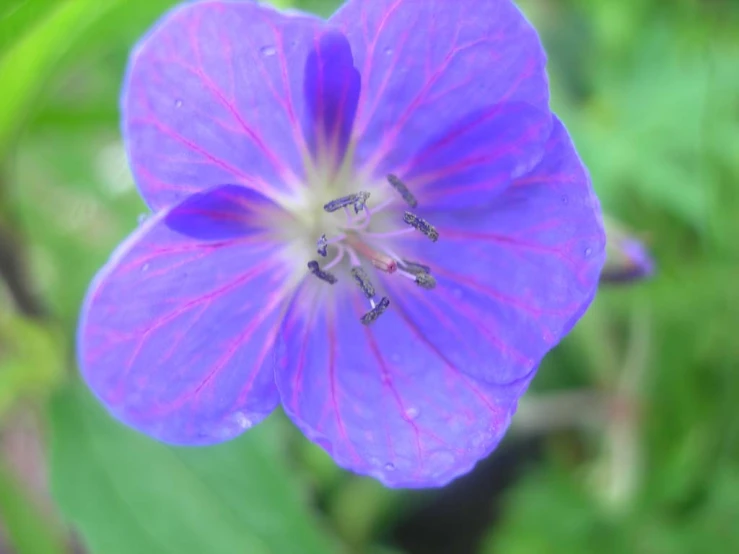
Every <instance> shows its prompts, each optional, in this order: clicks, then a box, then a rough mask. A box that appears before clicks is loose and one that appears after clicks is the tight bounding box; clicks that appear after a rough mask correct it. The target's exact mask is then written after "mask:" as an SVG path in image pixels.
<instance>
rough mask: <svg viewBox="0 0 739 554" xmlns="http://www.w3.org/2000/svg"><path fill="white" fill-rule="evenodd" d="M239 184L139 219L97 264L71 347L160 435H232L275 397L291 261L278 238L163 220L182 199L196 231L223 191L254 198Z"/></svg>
mask: <svg viewBox="0 0 739 554" xmlns="http://www.w3.org/2000/svg"><path fill="white" fill-rule="evenodd" d="M237 189H239V187H225V189H224V188H218V189H214V190H213V191H211V193H210V194H206V193H203V194H200V195H198V196H196V197H193V198H190V199H188V200H186V201H185V203H184V204H183V205H180V206H175V207H174V208H173V209H171V210H162V211H161V212H159V213H158V214H157V215H155V216H153V217H152V218H151V219H150V220H148V221H146V222H145V223H144V224H143V225H142V226H141V227H140V228H139V229H137V230H136V231H135V232H134V233H133V235H131V236H130V237H129V238H128V240H126V241H125V242H124V243H123V244H122V245H121V246H119V248H118V249H117V250H116V251H115V253H114V254H113V256H112V257H111V259H110V261H109V262H108V263H107V265H106V266H105V267H103V269H102V270H101V271H100V273H99V274H98V275H97V277H96V278H95V280H94V281H93V283H92V285H91V287H90V290H89V291H88V295H87V298H86V300H85V304H84V307H83V311H82V319H81V323H80V327H79V331H78V357H79V362H80V365H81V368H82V374H83V376H84V378H85V380H86V381H87V383H88V385H89V386H90V388H91V389H92V390H93V391H94V393H95V394H96V395H97V396H98V398H100V400H101V401H102V402H103V403H104V404H105V405H106V406H107V407H108V409H109V410H110V411H111V412H112V413H113V414H114V415H115V416H116V417H118V418H119V419H120V420H121V421H123V422H124V423H126V424H128V425H130V426H132V427H134V428H136V429H138V430H140V431H143V432H144V433H147V434H148V435H151V436H152V437H155V438H157V439H159V440H162V441H165V442H169V443H174V444H185V445H198V444H210V443H216V442H221V441H224V440H228V439H230V438H232V437H234V436H236V435H238V434H240V433H241V432H243V431H244V430H245V429H247V428H248V427H250V426H251V425H253V424H255V423H257V422H258V421H260V420H261V419H263V418H264V417H266V416H267V415H268V414H269V413H270V412H271V411H272V410H273V408H274V407H275V406H276V404H277V401H278V395H277V391H276V389H275V386H274V378H273V366H272V350H273V342H274V338H275V336H276V334H277V329H278V324H279V321H280V316H281V313H280V312H281V310H282V307H281V306H282V305H283V299H284V297H285V288H284V283H285V279H286V272H287V269H286V268H285V266H284V263H283V261H282V260H281V259H280V258H279V255H280V253H279V248H278V246H279V245H278V244H275V243H274V241H271V240H269V239H268V237H269V235H267V234H265V231H264V230H255V229H254V228H251V229H248V230H247V232H246V233H245V234H242V235H241V236H239V237H233V236H231V237H229V238H222V239H219V240H210V239H209V240H196V239H193V238H192V237H191V236H189V235H188V234H183V233H180V232H178V231H177V230H174V229H172V228H171V227H170V226H169V225H168V219H170V218H171V217H172V215H173V214H177V213H178V211H180V210H182V209H183V206H186V207H187V209H188V210H189V211H194V212H195V213H196V214H197V215H196V220H197V222H196V224H195V226H194V228H196V229H198V230H200V231H202V230H203V229H204V227H205V225H206V223H205V220H206V219H207V218H208V217H209V214H214V215H215V217H214V222H215V225H216V227H218V226H219V225H220V222H219V219H218V214H219V213H220V212H218V211H212V207H213V206H214V205H219V208H221V209H222V210H223V209H224V208H225V203H226V202H225V199H226V198H230V199H231V200H232V202H233V203H234V204H240V205H244V204H246V203H251V205H258V204H257V203H256V201H255V198H254V195H255V193H254V192H253V191H249V190H248V189H245V188H243V187H242V188H241V190H242V191H243V194H241V195H240V194H239V190H237ZM225 192H228V194H225ZM214 198H216V199H217V201H216V200H214ZM263 202H265V203H266V202H268V201H267V200H263ZM198 203H200V205H201V207H202V209H201V210H195V209H194V208H195V207H196V204H198ZM275 209H276V208H275ZM235 211H236V206H235V205H234V206H231V209H230V210H228V212H229V213H234V212H235ZM244 215H245V219H246V220H247V221H251V220H252V219H253V215H254V214H253V213H249V212H245V214H244ZM175 219H176V221H177V222H178V224H183V219H182V217H181V216H178V217H176V218H175ZM185 227H187V226H185ZM202 234H204V236H206V237H207V236H209V234H208V233H207V232H203V233H202ZM212 236H218V233H215V234H214V235H212Z"/></svg>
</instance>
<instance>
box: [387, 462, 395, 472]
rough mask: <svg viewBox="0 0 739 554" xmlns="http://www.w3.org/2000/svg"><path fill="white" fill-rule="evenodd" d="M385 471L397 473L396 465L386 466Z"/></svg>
mask: <svg viewBox="0 0 739 554" xmlns="http://www.w3.org/2000/svg"><path fill="white" fill-rule="evenodd" d="M385 471H395V465H394V464H391V463H387V464H385Z"/></svg>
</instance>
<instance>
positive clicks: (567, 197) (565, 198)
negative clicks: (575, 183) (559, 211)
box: [562, 195, 570, 204]
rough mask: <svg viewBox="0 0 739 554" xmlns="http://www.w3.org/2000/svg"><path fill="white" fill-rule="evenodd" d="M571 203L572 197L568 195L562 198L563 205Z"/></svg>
mask: <svg viewBox="0 0 739 554" xmlns="http://www.w3.org/2000/svg"><path fill="white" fill-rule="evenodd" d="M569 203H570V197H569V196H567V195H564V196H563V197H562V204H569Z"/></svg>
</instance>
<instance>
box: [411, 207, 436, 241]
mask: <svg viewBox="0 0 739 554" xmlns="http://www.w3.org/2000/svg"><path fill="white" fill-rule="evenodd" d="M403 221H405V222H406V223H407V224H408V225H410V226H411V227H413V228H414V229H417V230H418V231H421V232H422V233H423V234H424V235H426V236H427V237H428V238H429V239H431V242H436V241H437V240H439V231H437V230H436V228H435V227H434V226H433V225H431V224H430V223H429V222H428V221H426V220H425V219H421V218H420V217H418V216H415V215H413V214H412V213H411V212H405V213H404V214H403Z"/></svg>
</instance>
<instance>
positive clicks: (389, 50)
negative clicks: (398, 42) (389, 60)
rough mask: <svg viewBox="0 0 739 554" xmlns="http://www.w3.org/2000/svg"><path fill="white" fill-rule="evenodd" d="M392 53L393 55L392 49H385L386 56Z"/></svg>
mask: <svg viewBox="0 0 739 554" xmlns="http://www.w3.org/2000/svg"><path fill="white" fill-rule="evenodd" d="M392 53H393V49H392V48H390V47H389V46H388V47H387V48H385V55H386V56H389V55H390V54H392Z"/></svg>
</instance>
